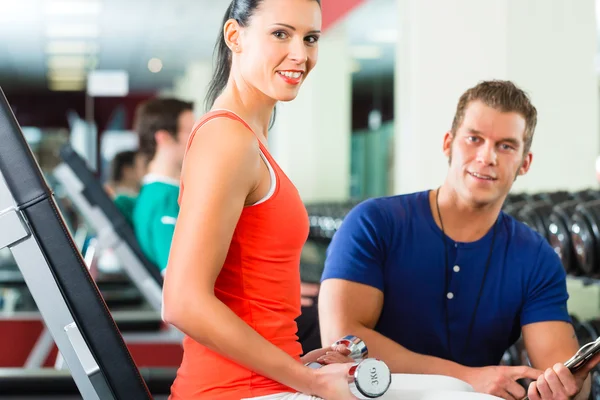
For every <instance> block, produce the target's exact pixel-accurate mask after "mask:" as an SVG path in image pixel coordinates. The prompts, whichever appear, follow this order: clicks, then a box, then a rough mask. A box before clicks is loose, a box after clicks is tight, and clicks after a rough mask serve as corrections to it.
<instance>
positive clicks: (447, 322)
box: [435, 188, 498, 360]
mask: <svg viewBox="0 0 600 400" xmlns="http://www.w3.org/2000/svg"><path fill="white" fill-rule="evenodd" d="M439 195H440V188H438V189H437V191H436V193H435V206H436V208H437V214H438V218H439V220H440V225H441V227H442V239H443V240H444V257H445V270H444V273H445V279H446V282H445V286H444V309H445V317H446V338H447V341H448V351H449V353H450V358H451V359H452V360H455V359H454V356H453V355H452V347H451V345H450V324H449V321H448V319H449V318H448V301H447V299H446V296H447V293H448V288H449V286H450V279H449V274H448V269H449V267H448V248H447V245H446V231H444V222H443V221H442V214H441V213H440V204H439V201H438V197H439ZM497 222H498V219H496V222H494V231H493V234H492V244H491V245H490V252H489V254H488V258H487V262H486V265H485V271H484V273H483V279H482V280H481V285H480V287H479V294H478V295H477V302H476V303H475V309H474V310H473V316H472V317H471V322H470V324H469V330H468V331H467V340H466V344H465V351H468V349H469V344H470V341H471V334H472V333H473V326H474V324H475V316H476V315H477V308H478V307H479V300H481V293H482V292H483V286H484V284H485V278H486V276H487V273H488V270H489V268H490V263H491V260H492V251H493V250H494V242H495V240H496V225H497Z"/></svg>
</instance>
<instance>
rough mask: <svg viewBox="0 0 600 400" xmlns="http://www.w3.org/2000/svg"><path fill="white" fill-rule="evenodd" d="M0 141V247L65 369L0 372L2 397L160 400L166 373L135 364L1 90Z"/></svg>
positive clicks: (169, 378)
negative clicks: (13, 263)
mask: <svg viewBox="0 0 600 400" xmlns="http://www.w3.org/2000/svg"><path fill="white" fill-rule="evenodd" d="M0 143H2V145H1V146H0V248H5V247H8V248H9V249H10V251H11V253H12V255H13V257H14V259H15V261H16V263H17V265H18V267H19V269H20V271H21V274H22V276H23V279H24V280H25V283H26V284H27V287H28V289H29V291H30V292H31V295H32V297H33V299H34V301H35V303H36V306H37V307H38V309H39V311H40V313H41V315H42V318H43V320H44V323H45V325H46V327H47V328H48V330H49V332H50V334H51V335H52V338H53V340H54V342H55V343H56V344H57V346H58V349H59V351H60V353H61V355H62V357H63V359H64V362H65V364H66V366H67V367H68V370H69V371H64V370H54V369H49V370H47V371H44V370H42V369H40V370H18V369H10V370H0V388H2V389H1V391H2V395H3V396H4V395H18V396H15V397H14V398H23V399H25V398H28V395H29V396H35V398H38V399H39V398H41V397H40V394H43V395H44V396H50V395H51V394H56V395H58V396H59V398H62V399H65V398H69V397H70V398H83V399H84V400H88V399H90V400H119V399H131V400H137V399H140V400H141V399H152V398H153V395H156V396H157V397H156V398H161V397H162V398H165V397H166V396H167V395H168V393H169V386H170V383H171V382H172V379H173V371H171V370H169V371H166V372H167V373H166V375H168V376H166V375H165V374H162V373H161V371H145V372H140V370H139V369H138V368H137V366H136V365H135V363H134V361H133V358H132V356H131V353H130V352H129V350H128V348H127V346H126V344H125V342H124V340H123V337H122V336H121V334H120V332H119V330H118V329H117V325H116V323H115V321H114V319H113V317H112V316H111V313H110V312H109V309H108V307H107V305H106V303H105V302H104V300H103V298H102V296H101V294H100V291H99V290H98V287H97V286H96V283H95V282H94V280H93V279H92V277H91V275H90V272H89V270H88V268H87V266H86V264H85V263H84V260H83V258H82V255H81V253H80V252H79V250H78V249H77V247H76V246H75V243H74V240H73V238H72V236H71V234H70V233H69V230H68V229H67V226H66V225H65V221H64V220H63V217H62V215H61V213H60V211H59V209H58V207H57V204H56V201H55V199H54V195H53V193H52V192H51V190H50V188H49V187H48V185H47V183H46V181H45V180H44V177H43V175H42V172H41V170H40V168H39V165H38V164H37V161H36V160H35V158H34V156H33V154H32V152H31V149H30V148H29V146H28V144H27V142H26V140H25V137H24V136H23V133H22V131H21V128H20V126H19V124H18V122H17V120H16V118H15V117H14V114H13V113H12V110H11V108H10V105H9V103H8V100H7V99H6V97H5V96H4V93H3V91H2V89H1V88H0ZM165 376H166V377H165ZM44 377H46V378H47V379H44ZM144 378H146V379H144ZM150 382H152V385H149V384H148V383H150ZM44 385H47V386H45V387H44ZM149 386H150V387H152V391H151V390H150V389H149ZM75 388H76V390H75ZM76 394H79V396H75V397H73V395H76ZM29 398H32V397H29ZM48 398H51V397H48Z"/></svg>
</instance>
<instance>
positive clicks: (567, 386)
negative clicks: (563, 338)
mask: <svg viewBox="0 0 600 400" xmlns="http://www.w3.org/2000/svg"><path fill="white" fill-rule="evenodd" d="M599 362H600V354H597V355H596V356H594V357H592V358H591V359H590V360H589V361H588V362H587V363H586V364H585V366H584V367H583V368H581V369H580V370H579V371H577V372H575V373H574V374H572V373H571V371H569V369H568V368H567V367H565V366H564V364H561V363H558V364H555V365H554V366H553V367H552V368H548V369H547V370H546V371H545V372H544V373H543V374H542V375H540V376H539V377H538V378H537V380H536V381H535V382H531V384H530V385H529V389H528V391H527V395H528V396H529V400H567V399H573V398H574V397H575V396H576V395H577V394H578V393H579V392H580V391H581V388H582V387H583V382H584V381H585V380H586V378H587V376H588V374H589V372H590V371H591V370H592V369H593V368H594V367H595V366H596V365H597V364H598V363H599Z"/></svg>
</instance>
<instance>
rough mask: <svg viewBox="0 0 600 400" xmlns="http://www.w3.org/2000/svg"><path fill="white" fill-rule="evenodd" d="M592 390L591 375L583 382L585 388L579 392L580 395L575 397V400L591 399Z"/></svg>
mask: <svg viewBox="0 0 600 400" xmlns="http://www.w3.org/2000/svg"><path fill="white" fill-rule="evenodd" d="M591 389H592V378H591V376H590V375H588V377H587V378H586V379H585V381H584V382H583V386H582V387H581V390H580V391H579V394H578V395H577V396H575V400H588V399H589V398H590V392H591Z"/></svg>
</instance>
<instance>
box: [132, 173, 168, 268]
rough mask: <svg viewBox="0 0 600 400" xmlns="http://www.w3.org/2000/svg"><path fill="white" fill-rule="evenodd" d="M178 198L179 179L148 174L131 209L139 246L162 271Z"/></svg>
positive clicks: (164, 265)
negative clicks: (177, 180)
mask: <svg viewBox="0 0 600 400" xmlns="http://www.w3.org/2000/svg"><path fill="white" fill-rule="evenodd" d="M178 197H179V185H178V182H176V181H175V180H173V179H171V178H167V177H162V176H156V175H147V176H146V177H145V178H144V182H143V185H142V188H141V190H140V194H139V196H138V198H137V201H136V204H135V208H134V210H133V227H134V231H135V236H136V238H137V240H138V242H139V244H140V247H141V249H142V251H143V252H144V255H145V256H146V257H147V258H148V259H149V260H150V261H151V262H153V263H154V264H155V265H156V266H157V267H158V268H159V269H160V271H161V273H163V274H164V271H165V269H166V268H167V262H168V260H169V251H170V250H171V240H172V238H173V232H174V230H175V222H176V221H177V216H178V214H179V204H178V202H177V200H178Z"/></svg>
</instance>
